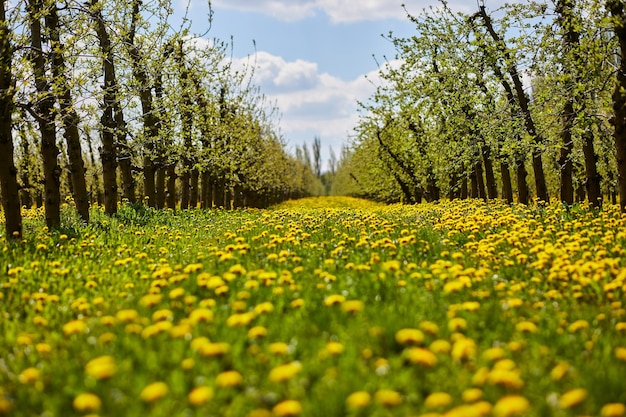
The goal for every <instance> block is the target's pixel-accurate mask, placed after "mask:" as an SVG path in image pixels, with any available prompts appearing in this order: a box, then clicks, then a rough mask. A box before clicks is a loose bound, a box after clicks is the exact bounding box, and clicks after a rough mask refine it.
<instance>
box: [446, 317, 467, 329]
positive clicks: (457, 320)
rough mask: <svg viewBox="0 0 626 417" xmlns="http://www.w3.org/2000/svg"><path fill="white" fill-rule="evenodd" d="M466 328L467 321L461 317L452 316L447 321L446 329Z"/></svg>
mask: <svg viewBox="0 0 626 417" xmlns="http://www.w3.org/2000/svg"><path fill="white" fill-rule="evenodd" d="M466 328H467V321H466V320H465V319H464V318H463V317H454V318H452V319H450V321H448V330H450V331H451V332H458V331H459V330H464V329H466Z"/></svg>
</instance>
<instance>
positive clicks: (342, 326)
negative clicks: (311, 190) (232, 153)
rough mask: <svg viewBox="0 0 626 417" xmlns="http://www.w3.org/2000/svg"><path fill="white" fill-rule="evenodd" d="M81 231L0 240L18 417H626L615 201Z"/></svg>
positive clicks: (141, 222) (115, 225) (4, 373)
mask: <svg viewBox="0 0 626 417" xmlns="http://www.w3.org/2000/svg"><path fill="white" fill-rule="evenodd" d="M64 216H65V219H64V224H65V225H66V226H65V228H64V229H62V230H60V231H55V232H49V231H47V230H46V229H45V227H44V226H43V224H44V222H43V217H42V213H39V212H37V211H36V210H32V211H29V212H28V213H26V215H25V217H26V218H27V219H26V222H25V229H26V230H27V231H28V232H27V233H25V236H27V238H26V239H24V240H23V241H22V242H18V243H13V242H7V241H6V240H1V241H0V251H1V252H0V305H1V306H2V309H1V313H0V314H1V316H0V335H1V337H0V415H9V416H38V415H41V416H86V415H91V416H95V415H100V416H168V417H169V416H233V417H235V416H242V417H246V416H250V417H264V416H297V415H302V416H316V417H317V416H320V417H322V416H323V417H331V416H381V417H382V416H423V417H426V416H428V417H435V416H448V417H452V416H459V417H471V416H497V417H504V416H584V415H588V416H602V417H609V416H623V415H626V305H625V301H626V300H625V297H624V294H625V292H626V217H623V216H622V215H621V214H620V213H619V210H618V208H617V207H613V206H611V207H606V208H605V209H604V210H603V211H600V212H593V211H592V210H591V209H589V208H586V207H574V208H570V209H567V208H565V207H563V206H561V205H549V206H546V207H535V208H529V207H526V206H521V205H519V206H518V205H513V206H509V205H505V204H501V203H493V202H490V203H485V202H482V201H455V202H441V203H439V204H422V205H415V206H402V205H392V206H383V205H376V204H374V203H369V202H365V201H362V200H355V199H349V198H339V197H337V198H317V199H315V198H312V199H306V200H300V201H292V202H287V203H284V204H283V205H281V206H279V207H276V208H274V209H271V210H265V211H263V210H241V211H231V212H228V211H222V210H213V211H202V210H189V211H182V212H176V213H173V212H157V211H151V210H149V209H143V208H137V207H136V208H133V207H130V206H122V207H121V208H120V210H119V215H118V216H117V217H115V218H108V217H106V216H104V214H102V213H101V212H100V211H99V210H98V209H93V215H92V219H93V221H92V223H91V224H90V225H88V226H81V225H79V224H78V223H77V222H74V221H73V214H72V213H71V212H70V210H69V209H67V208H66V209H65V211H64Z"/></svg>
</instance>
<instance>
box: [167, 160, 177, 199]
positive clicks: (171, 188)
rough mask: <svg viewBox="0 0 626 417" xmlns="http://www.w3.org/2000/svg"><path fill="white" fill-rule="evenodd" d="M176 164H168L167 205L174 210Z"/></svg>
mask: <svg viewBox="0 0 626 417" xmlns="http://www.w3.org/2000/svg"><path fill="white" fill-rule="evenodd" d="M177 200H178V197H177V195H176V164H174V163H171V164H169V165H168V166H167V207H169V208H171V209H172V210H174V209H176V202H177Z"/></svg>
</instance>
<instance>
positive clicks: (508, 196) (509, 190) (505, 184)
mask: <svg viewBox="0 0 626 417" xmlns="http://www.w3.org/2000/svg"><path fill="white" fill-rule="evenodd" d="M500 176H501V177H502V198H504V200H505V201H506V202H507V203H509V204H511V203H512V202H513V184H511V172H510V171H509V164H508V163H507V162H501V163H500Z"/></svg>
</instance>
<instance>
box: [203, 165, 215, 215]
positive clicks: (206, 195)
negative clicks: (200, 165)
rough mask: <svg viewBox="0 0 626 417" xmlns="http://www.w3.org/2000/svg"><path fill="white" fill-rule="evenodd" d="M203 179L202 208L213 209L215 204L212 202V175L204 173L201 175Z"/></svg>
mask: <svg viewBox="0 0 626 417" xmlns="http://www.w3.org/2000/svg"><path fill="white" fill-rule="evenodd" d="M201 177H202V181H201V187H202V188H201V190H200V200H201V207H202V208H204V209H208V208H212V207H213V204H212V201H211V200H210V198H211V195H212V194H213V191H212V190H211V188H212V185H211V182H212V180H211V175H210V174H209V173H208V172H206V171H204V172H202V174H201Z"/></svg>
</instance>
